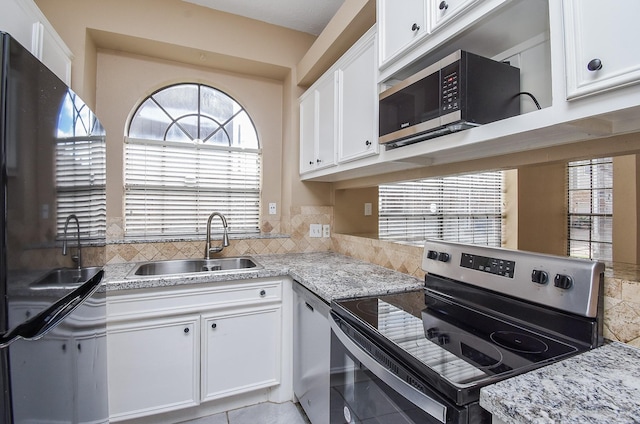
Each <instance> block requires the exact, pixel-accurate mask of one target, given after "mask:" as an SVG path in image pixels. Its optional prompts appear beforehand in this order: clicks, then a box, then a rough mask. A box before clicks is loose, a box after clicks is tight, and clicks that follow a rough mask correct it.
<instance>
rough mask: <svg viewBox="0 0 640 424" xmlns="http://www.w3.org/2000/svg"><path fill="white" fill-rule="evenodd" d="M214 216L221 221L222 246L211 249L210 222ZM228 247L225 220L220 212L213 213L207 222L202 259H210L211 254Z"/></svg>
mask: <svg viewBox="0 0 640 424" xmlns="http://www.w3.org/2000/svg"><path fill="white" fill-rule="evenodd" d="M214 216H219V217H220V220H221V221H222V228H223V233H222V244H221V245H220V246H214V247H211V220H212V219H213V217H214ZM228 246H229V234H228V233H227V218H225V217H224V215H222V214H221V213H220V212H213V213H212V214H211V215H209V219H208V220H207V242H206V244H205V246H204V258H205V259H211V254H212V253H219V252H222V249H224V248H225V247H228Z"/></svg>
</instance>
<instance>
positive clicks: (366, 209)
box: [364, 203, 373, 216]
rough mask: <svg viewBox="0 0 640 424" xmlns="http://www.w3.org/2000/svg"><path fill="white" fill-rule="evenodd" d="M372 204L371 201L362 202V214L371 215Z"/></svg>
mask: <svg viewBox="0 0 640 424" xmlns="http://www.w3.org/2000/svg"><path fill="white" fill-rule="evenodd" d="M372 207H373V205H372V204H371V203H365V204H364V216H371V214H372V213H373V212H372Z"/></svg>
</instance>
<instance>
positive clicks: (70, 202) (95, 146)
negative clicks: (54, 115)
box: [56, 135, 107, 240]
mask: <svg viewBox="0 0 640 424" xmlns="http://www.w3.org/2000/svg"><path fill="white" fill-rule="evenodd" d="M56 190H57V193H56V194H57V211H56V224H57V232H58V236H59V237H61V236H62V234H63V230H64V223H65V220H66V218H67V216H69V215H70V214H75V215H76V216H77V217H78V221H79V222H80V236H81V238H82V239H85V240H86V239H104V237H105V232H106V226H107V224H106V220H107V213H106V144H105V137H104V136H103V135H99V136H80V137H67V138H58V139H57V143H56ZM73 231H74V234H75V227H73Z"/></svg>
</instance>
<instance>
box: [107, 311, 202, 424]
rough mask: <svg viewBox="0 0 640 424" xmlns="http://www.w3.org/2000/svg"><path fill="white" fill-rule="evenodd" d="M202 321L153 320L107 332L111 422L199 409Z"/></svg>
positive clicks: (190, 318)
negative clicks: (124, 418) (181, 409)
mask: <svg viewBox="0 0 640 424" xmlns="http://www.w3.org/2000/svg"><path fill="white" fill-rule="evenodd" d="M199 329H200V316H199V315H189V316H184V317H178V318H171V319H154V320H144V321H139V322H132V323H126V324H122V325H116V326H113V327H111V328H110V329H109V333H108V336H107V337H108V344H109V348H108V356H107V364H108V370H109V377H110V378H109V405H110V406H109V409H110V411H109V412H110V416H111V419H117V418H120V417H126V418H133V417H137V416H145V415H150V414H157V413H160V412H166V411H171V410H174V409H178V408H183V407H187V406H193V405H197V404H198V401H199V398H200V396H199V393H200V391H199V378H200V360H199V359H200V354H199V346H200V339H199V333H200V332H199Z"/></svg>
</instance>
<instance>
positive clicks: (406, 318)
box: [330, 241, 604, 424]
mask: <svg viewBox="0 0 640 424" xmlns="http://www.w3.org/2000/svg"><path fill="white" fill-rule="evenodd" d="M422 268H423V269H424V271H425V272H426V273H427V275H426V277H425V287H424V289H423V290H419V291H413V292H405V293H400V294H390V295H383V296H374V297H365V298H358V299H351V300H338V301H334V302H332V304H331V309H332V312H331V319H330V324H331V327H332V340H331V350H332V352H331V389H330V404H331V411H330V417H331V418H330V420H331V423H332V424H333V423H394V424H399V423H430V422H433V423H438V422H441V423H484V422H487V423H489V422H490V421H491V417H490V415H489V414H488V413H487V412H486V411H484V410H483V409H482V408H481V407H480V406H479V404H478V399H479V395H480V389H481V388H482V387H483V386H486V385H488V384H492V383H495V382H497V381H499V380H502V379H505V378H509V377H512V376H514V375H518V374H522V373H524V372H527V371H529V370H532V369H534V368H538V367H541V366H544V365H547V364H549V363H552V362H555V361H559V360H562V359H564V358H567V357H570V356H572V355H575V354H577V353H580V352H584V351H586V350H589V349H592V348H594V347H597V346H599V345H601V344H602V341H603V338H602V298H603V288H602V285H603V279H604V265H603V264H602V263H600V262H594V261H588V260H579V259H573V258H566V257H557V256H549V255H541V254H535V253H529V252H523V251H515V250H507V249H498V248H488V247H481V246H472V245H463V244H456V243H449V242H442V241H427V242H426V244H425V250H424V257H423V262H422Z"/></svg>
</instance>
